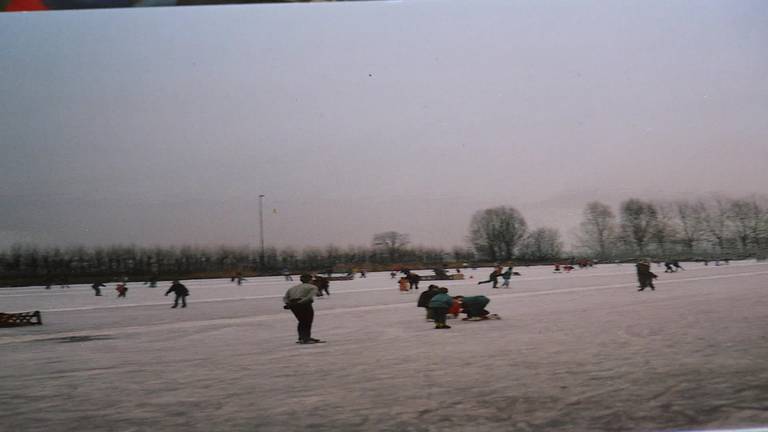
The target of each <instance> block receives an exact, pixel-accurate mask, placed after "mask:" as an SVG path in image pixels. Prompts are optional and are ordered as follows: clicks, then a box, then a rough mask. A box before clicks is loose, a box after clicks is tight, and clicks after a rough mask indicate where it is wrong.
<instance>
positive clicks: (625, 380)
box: [0, 261, 768, 432]
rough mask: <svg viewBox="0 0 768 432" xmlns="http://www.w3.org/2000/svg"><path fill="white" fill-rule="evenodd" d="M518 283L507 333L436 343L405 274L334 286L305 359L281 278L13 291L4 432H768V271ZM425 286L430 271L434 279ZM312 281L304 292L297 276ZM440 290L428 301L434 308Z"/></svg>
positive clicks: (0, 352)
mask: <svg viewBox="0 0 768 432" xmlns="http://www.w3.org/2000/svg"><path fill="white" fill-rule="evenodd" d="M683 267H685V268H686V271H680V272H677V273H663V271H662V268H657V267H656V266H655V265H654V267H653V269H654V271H655V272H656V273H657V274H659V276H660V277H659V279H657V280H656V287H657V289H656V291H648V290H646V291H644V292H638V291H637V288H636V287H637V280H636V277H635V272H634V266H632V265H630V264H624V265H616V264H604V265H600V266H598V267H596V268H592V269H583V270H578V269H577V270H574V271H572V272H571V273H565V274H554V273H553V272H552V268H551V267H519V268H516V270H518V271H520V272H521V273H522V276H520V277H514V278H513V279H512V283H511V288H510V289H492V288H491V287H490V285H489V284H486V285H481V286H478V285H476V283H477V281H478V280H482V279H484V278H485V277H486V276H487V275H488V273H490V271H491V269H487V268H486V269H478V270H475V271H472V270H467V271H466V272H465V273H466V274H467V275H468V276H469V275H472V276H474V278H473V279H466V280H464V281H439V282H434V283H436V284H439V285H441V286H446V287H448V288H449V290H450V294H452V295H457V294H464V295H473V294H484V295H487V296H489V297H490V298H491V303H490V304H489V306H488V309H489V310H490V311H491V312H493V313H498V314H499V315H501V316H502V318H503V319H502V320H498V321H483V322H465V321H461V320H449V321H448V323H449V324H450V325H451V326H452V327H453V328H452V329H450V330H435V329H434V328H433V325H432V323H428V322H426V321H425V319H424V310H423V309H421V308H417V307H416V299H417V296H418V294H415V293H414V294H403V293H400V292H399V291H398V287H397V281H396V280H395V279H390V276H389V274H388V273H369V274H368V278H366V279H359V278H357V279H355V280H352V281H336V282H331V288H330V291H331V296H330V297H323V298H318V299H317V300H316V301H315V311H316V315H315V322H314V326H313V336H315V337H318V338H321V339H325V340H327V341H328V343H327V344H321V345H311V346H302V345H297V344H295V343H294V342H295V340H296V320H295V319H294V317H293V315H292V314H291V313H290V312H289V311H285V310H283V309H282V302H281V298H282V295H283V293H284V292H285V290H286V289H287V288H288V287H290V286H291V285H292V284H295V283H298V282H297V281H295V282H287V281H285V280H284V279H283V278H282V277H263V278H249V279H248V281H246V282H245V283H244V284H243V285H242V286H237V285H235V284H234V283H231V282H230V281H229V280H228V279H226V280H225V279H216V280H199V281H196V280H186V281H182V282H183V283H184V284H185V285H186V286H187V287H188V288H189V289H190V292H191V296H190V297H189V298H188V302H189V307H187V308H186V309H181V308H179V309H170V306H171V304H172V300H173V299H172V296H168V297H164V296H163V293H164V292H165V290H166V289H167V288H168V286H169V285H170V283H169V282H168V281H162V282H160V283H158V287H157V288H148V287H147V286H146V285H142V284H141V283H135V282H134V283H130V282H129V283H128V288H129V290H128V293H127V298H125V299H118V298H116V297H117V293H116V292H115V290H114V288H115V284H114V283H110V284H108V286H107V288H103V289H102V292H103V296H102V297H95V296H94V295H93V291H92V290H91V288H90V286H89V285H73V286H72V287H71V288H69V289H67V288H59V287H58V286H53V287H52V289H50V290H45V289H44V288H43V287H23V288H7V289H0V311H4V312H11V311H28V310H41V311H42V313H43V322H44V325H43V326H34V327H22V328H4V329H0V357H1V358H2V366H3V367H2V368H0V389H2V391H0V406H2V410H0V430H3V431H78V432H79V431H177V430H178V431H304V430H307V431H309V430H311V431H475V430H477V431H487V430H498V431H507V430H509V431H546V430H558V431H614V430H622V431H649V430H693V429H697V430H701V429H717V428H736V427H757V426H765V425H768V405H767V404H768V362H766V359H768V339H767V338H768V296H766V289H767V285H768V283H767V282H768V265H766V264H764V263H756V262H754V261H743V262H732V263H731V264H730V265H727V266H719V267H716V266H713V265H710V266H704V265H703V264H701V263H683ZM418 273H420V274H422V275H426V274H431V272H430V271H427V270H424V271H418ZM295 279H298V278H295ZM430 283H432V282H427V281H424V282H422V283H421V284H420V288H421V289H420V290H419V292H421V291H423V290H424V289H426V287H427V286H428V285H429V284H430Z"/></svg>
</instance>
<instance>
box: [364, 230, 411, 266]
mask: <svg viewBox="0 0 768 432" xmlns="http://www.w3.org/2000/svg"><path fill="white" fill-rule="evenodd" d="M410 242H411V240H410V236H409V235H408V234H403V233H399V232H397V231H387V232H383V233H378V234H374V236H373V246H374V247H376V248H380V249H383V250H384V251H385V252H386V253H387V255H388V256H389V261H390V262H394V261H396V260H397V259H398V257H399V256H400V253H401V252H402V249H403V248H404V247H406V246H408V244H410Z"/></svg>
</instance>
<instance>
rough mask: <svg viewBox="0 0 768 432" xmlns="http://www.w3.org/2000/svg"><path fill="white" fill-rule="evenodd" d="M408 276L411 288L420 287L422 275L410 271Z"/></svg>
mask: <svg viewBox="0 0 768 432" xmlns="http://www.w3.org/2000/svg"><path fill="white" fill-rule="evenodd" d="M406 278H407V279H408V285H409V287H408V288H409V289H419V281H420V280H421V276H419V275H417V274H416V273H414V272H410V271H409V272H408V275H407V276H406Z"/></svg>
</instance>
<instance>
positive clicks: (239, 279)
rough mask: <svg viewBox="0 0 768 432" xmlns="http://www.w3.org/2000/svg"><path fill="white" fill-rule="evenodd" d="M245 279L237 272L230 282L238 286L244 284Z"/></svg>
mask: <svg viewBox="0 0 768 432" xmlns="http://www.w3.org/2000/svg"><path fill="white" fill-rule="evenodd" d="M246 280H247V279H246V278H244V277H243V274H242V273H240V272H237V274H235V275H234V276H232V279H231V282H236V283H237V286H240V285H242V284H243V282H245V281H246Z"/></svg>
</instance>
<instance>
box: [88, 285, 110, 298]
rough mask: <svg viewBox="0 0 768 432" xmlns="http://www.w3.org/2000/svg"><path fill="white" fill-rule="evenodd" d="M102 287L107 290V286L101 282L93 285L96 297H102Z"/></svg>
mask: <svg viewBox="0 0 768 432" xmlns="http://www.w3.org/2000/svg"><path fill="white" fill-rule="evenodd" d="M101 287H104V288H106V287H107V286H106V285H104V284H103V283H101V282H94V283H93V285H91V289H93V292H94V295H95V296H97V297H98V296H101Z"/></svg>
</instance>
